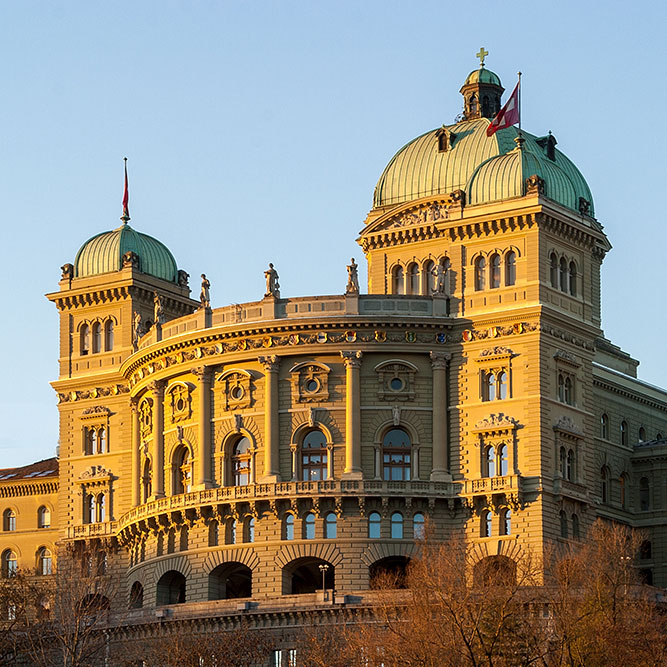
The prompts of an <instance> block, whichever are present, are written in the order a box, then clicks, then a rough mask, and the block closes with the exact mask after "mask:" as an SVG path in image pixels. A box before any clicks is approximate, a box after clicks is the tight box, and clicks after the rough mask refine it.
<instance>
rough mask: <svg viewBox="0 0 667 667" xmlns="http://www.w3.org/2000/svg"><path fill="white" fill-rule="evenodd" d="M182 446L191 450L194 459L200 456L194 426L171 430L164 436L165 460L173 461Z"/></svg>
mask: <svg viewBox="0 0 667 667" xmlns="http://www.w3.org/2000/svg"><path fill="white" fill-rule="evenodd" d="M181 445H185V446H187V447H189V448H190V454H191V455H192V457H193V458H197V457H198V456H199V448H198V446H197V434H196V431H195V428H194V426H187V427H184V428H182V429H171V430H169V431H167V432H165V434H164V460H165V461H171V460H172V459H173V457H174V451H175V450H176V449H177V448H178V447H179V446H181Z"/></svg>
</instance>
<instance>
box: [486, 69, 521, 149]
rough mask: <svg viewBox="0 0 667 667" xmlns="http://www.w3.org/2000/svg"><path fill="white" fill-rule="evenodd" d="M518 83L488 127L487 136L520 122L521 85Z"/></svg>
mask: <svg viewBox="0 0 667 667" xmlns="http://www.w3.org/2000/svg"><path fill="white" fill-rule="evenodd" d="M520 85H521V82H519V83H517V84H516V86H515V87H514V90H513V91H512V94H511V95H510V96H509V99H508V100H507V102H505V105H504V106H503V108H502V109H501V110H500V111H499V112H498V113H497V114H496V117H495V118H494V119H493V120H492V121H491V124H490V125H489V127H487V128H486V136H487V137H492V136H493V135H494V134H495V133H496V132H497V131H498V130H504V129H505V128H506V127H510V126H512V125H514V124H515V123H518V122H519V86H520Z"/></svg>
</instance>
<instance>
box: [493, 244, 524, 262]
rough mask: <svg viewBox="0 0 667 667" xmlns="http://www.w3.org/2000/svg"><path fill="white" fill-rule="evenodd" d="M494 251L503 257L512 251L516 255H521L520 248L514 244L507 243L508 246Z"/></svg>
mask: <svg viewBox="0 0 667 667" xmlns="http://www.w3.org/2000/svg"><path fill="white" fill-rule="evenodd" d="M496 252H498V253H499V254H500V255H501V256H502V258H503V259H505V257H506V256H507V255H508V254H509V253H510V252H513V253H514V254H515V255H516V256H517V257H521V256H522V253H521V249H520V248H519V247H518V246H515V245H509V246H507V247H506V248H505V249H504V250H502V251H501V250H497V251H496Z"/></svg>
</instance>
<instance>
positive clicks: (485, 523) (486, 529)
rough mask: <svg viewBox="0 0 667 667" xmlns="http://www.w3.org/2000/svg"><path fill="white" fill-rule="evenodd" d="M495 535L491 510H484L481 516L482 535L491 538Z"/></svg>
mask: <svg viewBox="0 0 667 667" xmlns="http://www.w3.org/2000/svg"><path fill="white" fill-rule="evenodd" d="M492 534H493V516H492V514H491V512H489V510H484V511H483V512H482V515H481V524H480V535H481V536H482V537H491V535H492Z"/></svg>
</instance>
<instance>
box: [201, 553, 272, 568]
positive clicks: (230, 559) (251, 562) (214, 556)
mask: <svg viewBox="0 0 667 667" xmlns="http://www.w3.org/2000/svg"><path fill="white" fill-rule="evenodd" d="M259 562H260V561H259V556H258V555H257V553H255V550H254V549H220V550H218V551H213V552H211V553H210V554H209V555H208V556H206V559H205V560H204V565H203V568H202V569H203V570H204V571H205V572H211V571H212V570H214V569H215V568H216V567H218V566H219V565H224V564H225V563H241V564H242V565H245V566H247V567H249V568H250V569H251V570H253V571H255V570H256V569H257V568H258V567H259Z"/></svg>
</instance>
